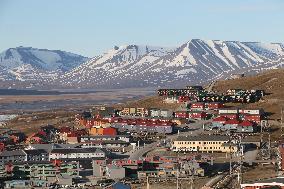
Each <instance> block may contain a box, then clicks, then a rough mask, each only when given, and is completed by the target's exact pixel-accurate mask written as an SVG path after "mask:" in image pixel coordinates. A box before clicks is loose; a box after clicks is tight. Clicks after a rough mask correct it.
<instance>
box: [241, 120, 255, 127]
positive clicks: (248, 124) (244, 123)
mask: <svg viewBox="0 0 284 189" xmlns="http://www.w3.org/2000/svg"><path fill="white" fill-rule="evenodd" d="M252 125H253V124H252V123H251V122H250V121H243V122H241V123H240V126H243V127H250V126H252Z"/></svg>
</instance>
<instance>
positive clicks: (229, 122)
mask: <svg viewBox="0 0 284 189" xmlns="http://www.w3.org/2000/svg"><path fill="white" fill-rule="evenodd" d="M239 123H240V121H238V120H236V119H230V120H228V121H226V122H225V124H239Z"/></svg>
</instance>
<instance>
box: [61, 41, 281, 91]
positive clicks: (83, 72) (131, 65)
mask: <svg viewBox="0 0 284 189" xmlns="http://www.w3.org/2000/svg"><path fill="white" fill-rule="evenodd" d="M283 58H284V45H283V44H278V43H269V44H264V43H257V42H238V41H220V40H200V39H193V40H190V41H188V42H187V43H185V44H182V45H181V46H179V47H176V48H163V47H151V46H138V45H128V46H121V47H115V48H114V49H112V50H110V51H108V52H107V53H105V54H104V55H102V56H99V57H96V58H93V59H90V60H89V61H87V62H86V63H84V64H82V65H80V66H79V67H77V68H74V69H73V70H71V71H70V72H67V73H66V74H64V75H63V76H61V77H59V78H58V81H57V82H58V83H61V84H62V85H63V86H69V87H72V86H73V87H74V86H76V87H82V88H90V87H110V88H120V87H157V86H161V87H162V86H167V87H170V86H183V85H185V84H203V83H205V82H210V81H211V80H214V79H219V78H226V77H230V75H231V74H235V73H243V72H245V73H248V72H259V71H261V70H264V69H271V68H275V67H279V66H280V65H281V61H282V60H283ZM74 84H76V85H74Z"/></svg>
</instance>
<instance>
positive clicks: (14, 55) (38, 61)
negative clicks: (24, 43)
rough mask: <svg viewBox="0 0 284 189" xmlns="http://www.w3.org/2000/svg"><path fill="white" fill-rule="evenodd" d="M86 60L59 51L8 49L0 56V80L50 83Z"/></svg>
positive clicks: (24, 48)
mask: <svg viewBox="0 0 284 189" xmlns="http://www.w3.org/2000/svg"><path fill="white" fill-rule="evenodd" d="M87 60H88V58H86V57H83V56H80V55H77V54H73V53H69V52H64V51H60V50H47V49H36V48H31V47H17V48H10V49H8V50H6V51H4V52H2V53H1V54H0V69H1V71H0V80H2V81H6V80H9V81H13V80H15V81H25V82H28V81H31V82H32V81H33V82H35V81H42V82H45V81H51V80H54V79H56V78H57V77H58V75H60V74H63V73H65V72H67V71H69V70H71V69H73V68H75V67H77V66H79V65H80V64H82V63H84V62H86V61H87Z"/></svg>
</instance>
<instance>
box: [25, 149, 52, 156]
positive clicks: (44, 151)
mask: <svg viewBox="0 0 284 189" xmlns="http://www.w3.org/2000/svg"><path fill="white" fill-rule="evenodd" d="M25 152H26V154H27V155H40V154H47V153H48V152H47V151H46V150H44V149H35V150H25Z"/></svg>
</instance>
